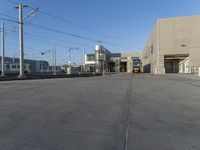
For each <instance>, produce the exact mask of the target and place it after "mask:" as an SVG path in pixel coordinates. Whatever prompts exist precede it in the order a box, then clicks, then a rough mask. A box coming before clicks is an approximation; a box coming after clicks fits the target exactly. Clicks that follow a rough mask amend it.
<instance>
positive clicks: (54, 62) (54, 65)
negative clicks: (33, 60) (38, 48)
mask: <svg viewBox="0 0 200 150" xmlns="http://www.w3.org/2000/svg"><path fill="white" fill-rule="evenodd" d="M48 52H50V53H51V54H52V61H53V62H52V64H53V65H52V67H53V75H56V49H52V50H47V51H44V52H41V55H46V54H47V53H48Z"/></svg>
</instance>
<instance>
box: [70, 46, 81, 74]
mask: <svg viewBox="0 0 200 150" xmlns="http://www.w3.org/2000/svg"><path fill="white" fill-rule="evenodd" d="M72 50H80V49H79V48H77V47H69V49H68V52H69V54H68V60H69V71H68V74H71V63H72V62H71V51H72Z"/></svg>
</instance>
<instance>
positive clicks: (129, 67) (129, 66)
mask: <svg viewBox="0 0 200 150" xmlns="http://www.w3.org/2000/svg"><path fill="white" fill-rule="evenodd" d="M127 72H128V73H133V61H132V59H131V57H128V59H127Z"/></svg>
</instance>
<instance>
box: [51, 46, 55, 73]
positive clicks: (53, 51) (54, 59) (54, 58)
mask: <svg viewBox="0 0 200 150" xmlns="http://www.w3.org/2000/svg"><path fill="white" fill-rule="evenodd" d="M52 53H53V59H54V61H53V62H54V73H53V75H56V46H55V49H54V50H53V51H52Z"/></svg>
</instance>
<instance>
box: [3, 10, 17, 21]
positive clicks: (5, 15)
mask: <svg viewBox="0 0 200 150" xmlns="http://www.w3.org/2000/svg"><path fill="white" fill-rule="evenodd" d="M0 15H1V16H4V17H8V18H11V19H15V20H17V18H15V17H12V16H9V15H7V14H4V13H1V12H0Z"/></svg>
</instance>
